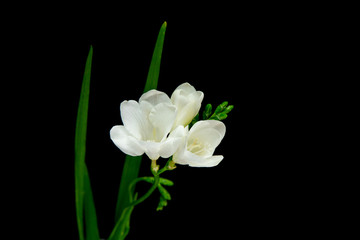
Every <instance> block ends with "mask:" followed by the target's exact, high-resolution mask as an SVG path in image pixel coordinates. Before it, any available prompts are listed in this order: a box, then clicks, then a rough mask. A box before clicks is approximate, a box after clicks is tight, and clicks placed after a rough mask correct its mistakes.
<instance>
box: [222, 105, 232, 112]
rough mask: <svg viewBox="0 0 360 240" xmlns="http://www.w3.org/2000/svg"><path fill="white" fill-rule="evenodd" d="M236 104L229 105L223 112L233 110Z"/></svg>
mask: <svg viewBox="0 0 360 240" xmlns="http://www.w3.org/2000/svg"><path fill="white" fill-rule="evenodd" d="M233 108H234V105H229V106H228V107H227V108H225V110H224V111H223V113H226V114H228V113H229V112H230V111H231V110H233Z"/></svg>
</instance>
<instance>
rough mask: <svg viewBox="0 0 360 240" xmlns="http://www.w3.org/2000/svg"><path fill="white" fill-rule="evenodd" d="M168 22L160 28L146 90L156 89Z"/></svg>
mask: <svg viewBox="0 0 360 240" xmlns="http://www.w3.org/2000/svg"><path fill="white" fill-rule="evenodd" d="M166 26H167V23H166V22H164V23H163V25H162V26H161V28H160V32H159V35H158V38H157V40H156V44H155V49H154V53H153V56H152V59H151V63H150V67H149V72H148V76H147V79H146V83H145V88H144V92H147V91H149V90H151V89H156V88H157V84H158V80H159V74H160V64H161V55H162V50H163V46H164V39H165V30H166Z"/></svg>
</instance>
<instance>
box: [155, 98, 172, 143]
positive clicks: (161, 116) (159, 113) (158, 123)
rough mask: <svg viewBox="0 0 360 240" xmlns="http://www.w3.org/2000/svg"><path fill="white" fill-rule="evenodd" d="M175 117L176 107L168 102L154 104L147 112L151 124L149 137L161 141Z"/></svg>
mask: <svg viewBox="0 0 360 240" xmlns="http://www.w3.org/2000/svg"><path fill="white" fill-rule="evenodd" d="M175 117H176V107H175V106H174V105H172V104H168V103H160V104H158V105H156V106H155V107H154V108H153V109H152V110H151V112H150V114H149V121H150V123H151V124H152V126H153V129H152V136H151V139H153V140H155V141H156V142H160V141H163V140H164V139H165V138H166V136H167V135H168V133H169V132H170V130H171V127H172V126H173V123H174V120H175Z"/></svg>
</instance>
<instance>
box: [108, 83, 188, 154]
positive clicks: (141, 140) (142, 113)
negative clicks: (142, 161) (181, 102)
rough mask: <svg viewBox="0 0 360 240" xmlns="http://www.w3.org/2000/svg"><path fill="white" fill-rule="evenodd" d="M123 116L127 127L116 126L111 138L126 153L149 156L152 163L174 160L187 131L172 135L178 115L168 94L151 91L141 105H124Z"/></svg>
mask: <svg viewBox="0 0 360 240" xmlns="http://www.w3.org/2000/svg"><path fill="white" fill-rule="evenodd" d="M120 112H121V118H122V121H123V124H124V125H117V126H114V127H113V128H112V129H111V130H110V137H111V140H112V141H113V142H114V144H115V145H116V146H117V147H118V148H119V149H120V150H121V151H123V152H124V153H126V154H128V155H130V156H140V155H142V154H144V153H146V155H147V156H148V157H149V158H150V159H151V160H157V159H158V158H159V157H160V156H161V157H163V158H168V157H170V156H171V155H173V154H174V152H175V151H176V150H177V149H178V146H179V144H180V143H181V136H183V134H184V133H183V132H184V131H185V129H184V127H182V126H179V127H178V128H176V129H174V130H173V131H172V132H171V133H170V134H169V132H170V130H171V129H172V126H173V125H174V121H175V118H176V113H177V111H176V107H175V106H174V105H173V104H172V102H171V100H170V98H169V97H168V96H167V95H166V94H165V93H163V92H160V91H157V90H150V91H148V92H146V93H144V94H143V95H142V96H141V97H140V99H139V102H136V101H134V100H130V101H123V102H122V103H121V105H120Z"/></svg>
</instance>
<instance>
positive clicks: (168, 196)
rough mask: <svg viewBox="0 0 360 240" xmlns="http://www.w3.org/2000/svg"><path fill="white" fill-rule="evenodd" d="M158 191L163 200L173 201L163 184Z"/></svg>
mask: <svg viewBox="0 0 360 240" xmlns="http://www.w3.org/2000/svg"><path fill="white" fill-rule="evenodd" d="M158 189H159V192H160V194H161V196H163V198H165V199H166V200H171V196H170V193H169V192H168V191H167V190H166V189H165V188H164V187H163V186H161V184H159V186H158Z"/></svg>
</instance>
